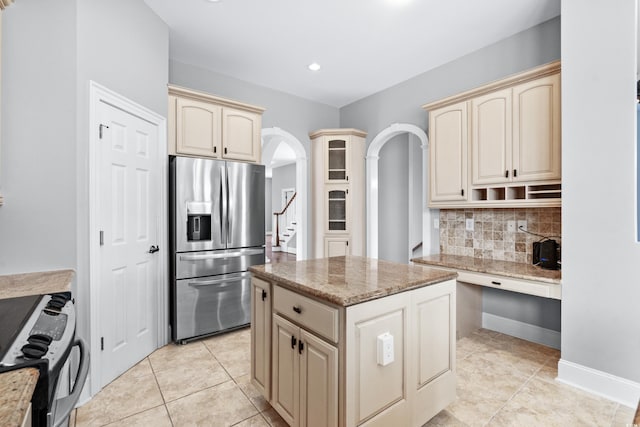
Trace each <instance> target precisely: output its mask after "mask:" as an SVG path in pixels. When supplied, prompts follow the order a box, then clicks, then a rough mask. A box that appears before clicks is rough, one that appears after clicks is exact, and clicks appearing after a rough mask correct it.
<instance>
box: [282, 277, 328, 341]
mask: <svg viewBox="0 0 640 427" xmlns="http://www.w3.org/2000/svg"><path fill="white" fill-rule="evenodd" d="M273 310H274V311H275V312H277V313H280V314H282V315H284V316H286V317H287V318H289V319H291V320H293V321H294V322H296V323H298V324H299V325H300V326H303V327H305V328H306V329H308V330H310V331H313V332H315V333H317V334H319V335H321V336H322V337H324V338H326V339H328V340H330V341H331V342H334V343H337V342H338V309H336V308H333V307H329V306H327V305H325V304H322V303H321V302H318V301H314V300H312V299H311V298H307V297H305V296H302V295H299V294H296V293H295V292H291V291H289V290H287V289H284V288H281V287H279V286H274V289H273Z"/></svg>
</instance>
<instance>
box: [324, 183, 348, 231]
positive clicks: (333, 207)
mask: <svg viewBox="0 0 640 427" xmlns="http://www.w3.org/2000/svg"><path fill="white" fill-rule="evenodd" d="M326 194H327V216H326V218H327V229H326V231H327V232H328V233H331V232H339V233H348V232H349V226H348V223H347V211H348V210H349V206H348V195H349V189H348V188H346V187H345V186H331V187H329V188H327V192H326Z"/></svg>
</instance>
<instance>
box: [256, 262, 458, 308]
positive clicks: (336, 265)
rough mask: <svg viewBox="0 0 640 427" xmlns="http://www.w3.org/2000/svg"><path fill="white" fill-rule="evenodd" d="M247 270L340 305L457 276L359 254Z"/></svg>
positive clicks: (267, 265)
mask: <svg viewBox="0 0 640 427" xmlns="http://www.w3.org/2000/svg"><path fill="white" fill-rule="evenodd" d="M249 271H251V272H252V273H253V274H254V275H255V276H257V277H259V278H262V279H265V280H273V281H276V282H278V284H282V285H284V286H286V287H290V288H291V289H292V290H295V291H297V292H300V293H302V294H306V295H309V296H313V297H316V298H318V299H320V300H324V301H327V302H329V303H333V304H336V305H339V306H343V307H347V306H350V305H354V304H359V303H362V302H365V301H370V300H374V299H377V298H382V297H385V296H388V295H392V294H396V293H399V292H403V291H408V290H411V289H415V288H419V287H422V286H428V285H433V284H436V283H440V282H442V281H445V280H449V279H455V278H456V277H457V273H455V272H448V271H442V270H437V269H433V268H429V267H426V266H421V265H409V264H399V263H395V262H389V261H384V260H380V259H373V258H365V257H358V256H342V257H331V258H319V259H311V260H305V261H290V262H281V263H276V264H265V265H259V266H252V267H250V268H249Z"/></svg>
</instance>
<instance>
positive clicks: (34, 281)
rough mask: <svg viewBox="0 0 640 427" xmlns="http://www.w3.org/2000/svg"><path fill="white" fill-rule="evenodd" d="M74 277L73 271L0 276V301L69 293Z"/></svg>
mask: <svg viewBox="0 0 640 427" xmlns="http://www.w3.org/2000/svg"><path fill="white" fill-rule="evenodd" d="M74 275H75V271H74V270H71V269H65V270H52V271H39V272H35V273H20V274H7V275H0V299H5V298H17V297H22V296H27V295H46V294H52V293H56V292H68V291H70V290H71V281H72V280H73V276H74Z"/></svg>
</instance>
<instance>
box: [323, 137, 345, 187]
mask: <svg viewBox="0 0 640 427" xmlns="http://www.w3.org/2000/svg"><path fill="white" fill-rule="evenodd" d="M326 150H327V151H326V155H327V161H326V164H327V169H326V172H327V175H326V177H325V179H326V182H327V183H336V182H347V181H349V171H348V169H347V165H348V164H349V162H348V158H347V156H348V150H347V141H346V140H344V139H330V140H329V141H327V149H326Z"/></svg>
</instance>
